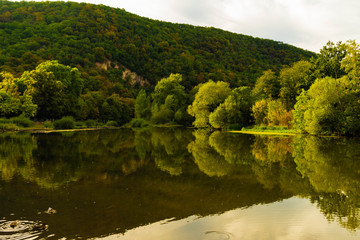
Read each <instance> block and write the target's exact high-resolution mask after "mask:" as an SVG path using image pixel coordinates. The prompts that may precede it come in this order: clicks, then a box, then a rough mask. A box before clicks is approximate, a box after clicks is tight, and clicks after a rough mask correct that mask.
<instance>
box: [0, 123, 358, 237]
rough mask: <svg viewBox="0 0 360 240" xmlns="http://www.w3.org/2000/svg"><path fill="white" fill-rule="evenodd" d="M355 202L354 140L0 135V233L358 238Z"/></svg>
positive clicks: (112, 133) (168, 132)
mask: <svg viewBox="0 0 360 240" xmlns="http://www.w3.org/2000/svg"><path fill="white" fill-rule="evenodd" d="M359 200H360V141H359V140H358V139H344V138H316V137H300V136H295V137H283V136H282V137H279V136H252V135H243V134H230V133H226V132H209V131H206V130H190V129H168V128H154V129H151V130H147V131H135V132H134V131H131V130H125V129H124V130H101V131H87V132H63V133H48V134H39V133H38V134H36V133H32V134H31V133H18V134H14V133H9V134H2V135H0V239H1V240H2V239H41V238H45V239H126V240H134V239H141V240H147V239H156V240H159V239H164V240H165V239H166V240H168V239H170V240H172V239H173V240H177V239H179V240H180V239H188V240H192V239H194V240H195V239H196V240H198V239H200V240H205V239H206V240H208V239H216V240H218V239H360V235H359V228H360V215H359V204H360V201H359ZM49 208H52V209H54V210H56V212H55V211H49ZM11 224H12V226H11ZM14 225H16V226H14Z"/></svg>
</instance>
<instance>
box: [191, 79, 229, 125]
mask: <svg viewBox="0 0 360 240" xmlns="http://www.w3.org/2000/svg"><path fill="white" fill-rule="evenodd" d="M230 94H231V90H230V87H229V84H228V83H225V82H213V81H209V82H207V83H204V84H202V85H201V86H200V88H199V90H198V92H197V93H196V95H195V99H194V102H193V103H192V104H191V105H189V107H188V110H187V111H188V113H189V114H190V115H191V116H194V117H195V121H194V122H193V125H194V126H195V127H197V128H205V127H210V123H209V116H210V114H211V113H212V112H213V111H214V110H215V109H216V108H217V107H218V106H219V105H220V104H221V103H223V102H224V101H225V99H226V98H227V97H228V96H229V95H230Z"/></svg>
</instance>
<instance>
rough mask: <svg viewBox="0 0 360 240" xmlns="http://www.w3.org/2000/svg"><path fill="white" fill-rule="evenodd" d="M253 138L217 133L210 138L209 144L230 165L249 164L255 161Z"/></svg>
mask: <svg viewBox="0 0 360 240" xmlns="http://www.w3.org/2000/svg"><path fill="white" fill-rule="evenodd" d="M251 143H252V137H251V136H250V135H239V134H229V133H226V132H220V131H216V132H214V133H212V134H211V136H210V137H209V144H210V146H211V147H213V148H214V149H215V150H216V151H217V152H218V153H219V154H220V155H221V156H223V157H224V158H225V160H226V161H227V162H228V163H229V164H249V163H251V162H252V161H253V157H252V155H251V151H250V149H251Z"/></svg>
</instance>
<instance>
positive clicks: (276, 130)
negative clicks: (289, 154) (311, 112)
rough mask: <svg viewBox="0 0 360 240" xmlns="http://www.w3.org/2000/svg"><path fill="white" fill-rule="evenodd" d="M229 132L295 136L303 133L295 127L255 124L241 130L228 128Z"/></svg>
mask: <svg viewBox="0 0 360 240" xmlns="http://www.w3.org/2000/svg"><path fill="white" fill-rule="evenodd" d="M227 132H230V133H242V134H252V135H284V136H293V135H298V134H301V133H298V132H297V131H296V130H294V129H288V128H285V127H258V126H254V127H252V128H242V129H241V130H228V131H227Z"/></svg>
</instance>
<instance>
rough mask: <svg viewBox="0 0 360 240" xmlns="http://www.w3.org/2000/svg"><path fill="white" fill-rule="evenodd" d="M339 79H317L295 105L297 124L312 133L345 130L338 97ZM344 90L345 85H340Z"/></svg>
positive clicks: (299, 127) (342, 90)
mask: <svg viewBox="0 0 360 240" xmlns="http://www.w3.org/2000/svg"><path fill="white" fill-rule="evenodd" d="M340 83H341V82H340V81H339V80H338V79H333V78H331V77H326V78H323V79H317V80H316V81H315V83H314V84H313V85H312V86H311V87H310V89H309V90H308V91H307V92H304V93H302V94H301V95H300V96H299V98H298V102H297V104H296V105H295V110H294V116H295V117H296V118H295V122H296V124H295V126H296V127H297V128H298V129H300V130H302V129H303V130H305V131H306V132H308V133H310V134H329V133H333V132H338V133H341V132H343V129H342V126H343V124H344V116H343V112H342V111H341V109H340V106H339V104H338V98H337V94H336V93H337V86H339V84H340ZM340 90H341V92H344V85H343V84H341V85H340Z"/></svg>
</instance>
